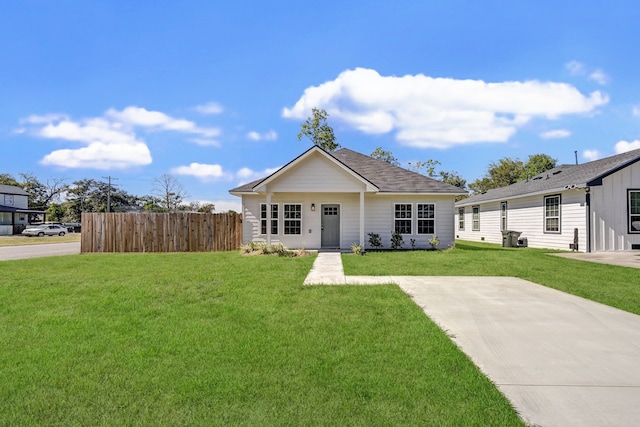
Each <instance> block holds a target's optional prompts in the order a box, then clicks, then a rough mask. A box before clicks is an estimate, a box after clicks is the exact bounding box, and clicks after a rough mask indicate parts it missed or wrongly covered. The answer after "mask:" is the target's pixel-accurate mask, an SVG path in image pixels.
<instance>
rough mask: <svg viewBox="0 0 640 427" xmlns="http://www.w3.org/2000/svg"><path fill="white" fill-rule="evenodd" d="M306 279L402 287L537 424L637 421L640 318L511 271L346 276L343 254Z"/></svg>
mask: <svg viewBox="0 0 640 427" xmlns="http://www.w3.org/2000/svg"><path fill="white" fill-rule="evenodd" d="M326 282H329V283H326ZM304 283H305V284H307V285H311V284H323V283H326V284H332V285H338V284H343V285H346V284H397V285H398V286H400V288H401V289H402V290H403V291H405V292H406V293H407V294H408V295H409V296H410V297H411V298H412V299H413V300H414V302H415V303H416V304H417V305H418V306H419V307H421V308H422V309H423V311H424V312H425V314H427V316H429V318H431V319H432V320H433V321H434V322H435V323H436V324H438V325H439V326H440V328H441V329H443V330H445V331H446V332H447V335H449V336H450V337H452V340H453V341H454V342H455V343H456V344H457V345H458V346H459V347H460V349H461V350H462V351H464V352H465V353H466V354H467V355H468V356H469V357H470V358H471V360H473V362H474V363H475V364H476V365H477V366H478V367H479V368H480V370H481V371H482V372H483V373H484V374H485V375H487V377H488V378H489V379H491V380H492V381H493V382H494V383H495V384H496V386H497V387H498V388H499V389H500V391H501V392H502V393H503V394H504V395H505V396H506V397H507V398H508V399H509V400H510V401H511V403H512V404H513V406H514V408H515V409H516V411H518V413H519V414H520V416H521V417H522V418H523V419H524V420H525V421H526V422H528V423H529V424H531V425H539V426H605V425H611V426H636V425H640V405H638V402H640V316H637V315H635V314H631V313H627V312H625V311H621V310H618V309H615V308H612V307H609V306H605V305H602V304H599V303H596V302H593V301H589V300H586V299H583V298H580V297H576V296H574V295H570V294H566V293H564V292H560V291H557V290H554V289H551V288H547V287H544V286H541V285H537V284H535V283H531V282H528V281H526V280H522V279H518V278H514V277H431V276H424V277H419V276H393V277H373V276H360V277H356V276H345V275H344V272H343V268H342V260H341V256H340V254H339V253H319V254H318V258H317V259H316V261H315V262H314V266H313V268H312V270H311V272H310V273H309V276H307V279H306V280H305V282H304Z"/></svg>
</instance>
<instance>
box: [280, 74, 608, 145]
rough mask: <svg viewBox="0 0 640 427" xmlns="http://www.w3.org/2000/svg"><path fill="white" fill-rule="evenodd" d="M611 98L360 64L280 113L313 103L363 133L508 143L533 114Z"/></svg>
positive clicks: (584, 109)
mask: <svg viewBox="0 0 640 427" xmlns="http://www.w3.org/2000/svg"><path fill="white" fill-rule="evenodd" d="M608 101H609V99H608V96H607V95H606V94H604V93H601V92H599V91H595V92H592V93H591V94H589V95H588V96H587V95H583V94H582V93H580V92H579V91H578V90H577V89H576V88H575V87H573V86H571V85H569V84H565V83H554V82H539V81H525V82H515V81H512V82H501V83H487V82H484V81H482V80H455V79H451V78H433V77H429V76H425V75H423V74H418V75H407V76H403V77H395V76H381V75H380V74H378V73H377V72H376V71H375V70H371V69H363V68H357V69H354V70H347V71H344V72H342V73H341V74H340V75H339V76H338V77H337V78H336V79H335V80H332V81H328V82H326V83H323V84H321V85H319V86H312V87H309V88H307V89H305V91H304V93H303V95H302V97H301V98H300V99H299V100H298V101H297V102H296V103H295V105H294V106H293V107H292V108H284V109H283V112H282V115H283V116H284V117H287V118H295V119H304V118H306V117H308V116H309V114H310V111H311V108H312V107H317V108H323V109H325V110H327V112H328V113H329V114H330V115H331V116H332V117H334V118H335V119H337V120H341V121H343V122H344V123H345V124H346V125H347V126H350V127H352V128H355V129H357V130H359V131H361V132H364V133H369V134H381V133H388V132H391V131H395V132H396V139H397V140H398V141H399V142H400V143H402V144H405V145H409V146H415V147H423V148H426V147H434V148H447V147H451V146H454V145H463V144H473V143H479V142H505V141H507V140H509V138H511V137H512V136H513V135H514V134H515V133H516V132H517V131H518V129H519V128H520V127H522V126H524V125H525V124H527V123H528V122H530V121H531V120H532V119H534V118H547V119H557V118H559V117H561V116H563V115H567V114H580V113H590V112H592V111H593V110H594V109H596V108H597V107H598V106H600V105H603V104H606V103H607V102H608Z"/></svg>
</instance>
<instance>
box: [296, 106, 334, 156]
mask: <svg viewBox="0 0 640 427" xmlns="http://www.w3.org/2000/svg"><path fill="white" fill-rule="evenodd" d="M311 113H312V117H308V118H307V121H305V122H304V123H303V124H302V126H301V128H300V133H298V141H300V140H301V139H302V137H303V136H306V137H307V138H309V139H310V140H311V142H313V144H314V145H317V146H319V147H320V148H322V149H323V150H325V151H335V150H336V149H338V148H340V144H338V143H337V142H336V136H335V135H334V133H333V128H332V127H331V126H329V124H327V117H329V114H327V112H326V111H325V110H322V109H318V108H312V109H311Z"/></svg>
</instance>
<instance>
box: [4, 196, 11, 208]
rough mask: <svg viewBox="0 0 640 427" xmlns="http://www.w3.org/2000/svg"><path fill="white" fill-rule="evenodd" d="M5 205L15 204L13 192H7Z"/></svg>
mask: <svg viewBox="0 0 640 427" xmlns="http://www.w3.org/2000/svg"><path fill="white" fill-rule="evenodd" d="M4 205H5V206H13V194H5V195H4Z"/></svg>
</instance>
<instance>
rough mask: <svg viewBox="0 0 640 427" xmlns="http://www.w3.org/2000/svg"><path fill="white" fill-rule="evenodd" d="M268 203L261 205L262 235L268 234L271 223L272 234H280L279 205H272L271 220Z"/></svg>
mask: <svg viewBox="0 0 640 427" xmlns="http://www.w3.org/2000/svg"><path fill="white" fill-rule="evenodd" d="M267 206H268V205H267V204H266V203H261V204H260V234H267V224H269V223H271V234H272V235H273V234H278V204H277V203H272V204H271V217H270V218H269V215H268V209H267Z"/></svg>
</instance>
